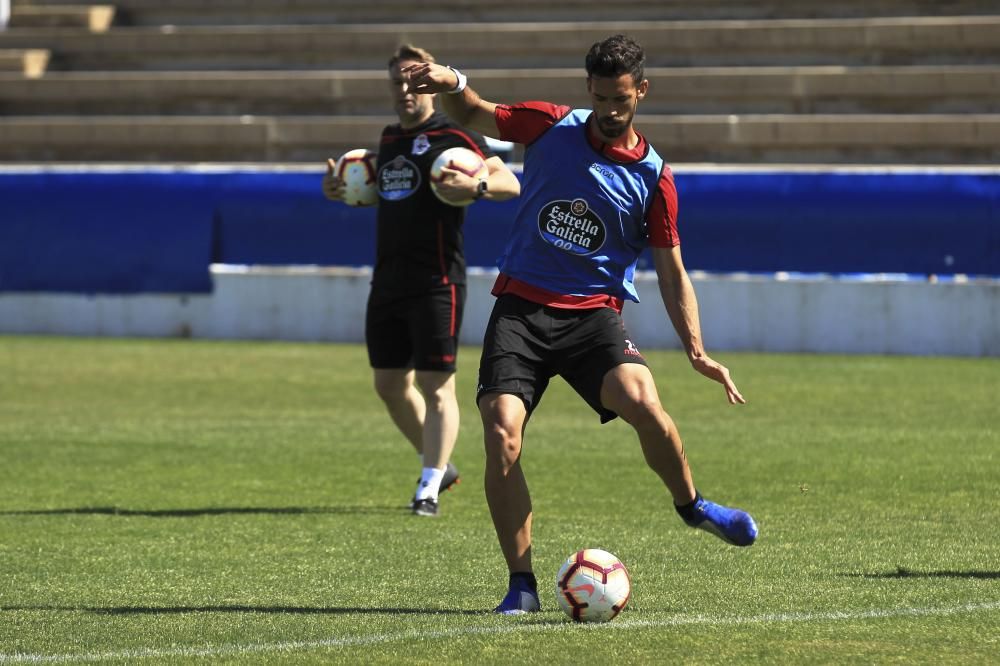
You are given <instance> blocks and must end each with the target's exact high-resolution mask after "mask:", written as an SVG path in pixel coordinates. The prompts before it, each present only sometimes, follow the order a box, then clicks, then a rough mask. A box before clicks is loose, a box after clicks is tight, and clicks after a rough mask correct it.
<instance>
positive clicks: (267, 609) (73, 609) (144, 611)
mask: <svg viewBox="0 0 1000 666" xmlns="http://www.w3.org/2000/svg"><path fill="white" fill-rule="evenodd" d="M11 611H55V612H64V613H94V614H95V615H181V614H185V613H262V614H278V615H281V614H287V615H350V614H355V613H356V614H364V615H380V614H381V615H489V614H492V613H490V611H487V610H467V609H455V608H433V609H432V608H359V607H351V606H239V605H233V606H106V607H105V606H0V613H2V612H11Z"/></svg>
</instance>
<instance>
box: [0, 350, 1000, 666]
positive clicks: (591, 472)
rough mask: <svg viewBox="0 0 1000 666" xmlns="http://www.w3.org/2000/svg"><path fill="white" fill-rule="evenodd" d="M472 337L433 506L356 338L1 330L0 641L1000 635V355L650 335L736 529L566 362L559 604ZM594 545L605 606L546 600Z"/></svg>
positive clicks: (476, 642) (149, 658) (556, 547)
mask: <svg viewBox="0 0 1000 666" xmlns="http://www.w3.org/2000/svg"><path fill="white" fill-rule="evenodd" d="M477 356H478V350H477V349H474V348H465V349H463V350H462V352H461V357H460V372H459V377H458V384H459V392H460V402H461V407H462V416H463V422H462V427H461V433H460V439H459V444H458V447H457V450H456V453H455V456H454V460H455V462H456V463H457V464H458V466H459V468H460V469H461V471H462V473H463V482H462V483H461V484H460V485H459V486H458V488H457V489H456V490H454V491H452V492H449V493H447V494H446V495H445V496H444V497H443V499H442V516H441V517H440V518H439V519H437V520H433V519H419V518H414V517H412V516H410V515H409V514H408V512H407V510H406V508H405V505H406V503H407V501H408V500H409V499H410V496H411V494H412V492H413V488H414V484H415V481H416V478H417V475H418V468H419V462H418V459H417V457H416V455H415V454H414V453H413V452H412V450H411V449H410V448H409V446H408V445H407V444H405V443H404V442H403V441H402V439H401V437H400V435H398V434H397V433H396V431H395V430H394V429H393V427H392V426H391V424H390V422H389V419H388V417H387V416H386V414H385V413H384V410H383V408H382V406H381V405H380V404H379V403H378V401H377V398H376V397H375V395H374V392H373V391H372V389H371V380H370V376H369V375H370V372H369V369H368V367H367V362H366V357H365V352H364V350H363V348H362V347H360V346H357V345H329V344H293V343H261V342H213V341H165V340H111V339H96V340H95V339H84V338H78V339H73V338H70V339H67V338H46V337H0V663H63V662H66V663H72V662H78V661H91V662H111V663H188V662H201V663H207V662H211V663H241V664H243V663H281V664H285V663H317V664H318V663H359V662H360V663H412V664H440V663H469V664H481V663H497V664H515V663H537V664H562V663H586V664H611V663H656V664H666V663H685V664H711V663H720V664H722V663H725V664H734V663H774V664H788V663H836V664H844V663H858V664H868V663H885V662H897V663H927V664H945V663H947V664H955V663H970V664H973V663H975V664H981V663H997V662H998V661H1000V534H998V527H997V526H998V525H1000V408H998V406H997V402H998V395H1000V360H998V359H944V358H907V357H871V356H812V355H777V354H773V355H756V354H736V353H720V354H717V357H718V358H719V360H721V361H723V362H725V363H726V364H727V365H729V367H730V368H731V370H732V371H733V375H734V377H735V379H736V381H737V383H738V385H739V387H740V389H741V390H742V392H743V393H744V395H745V396H746V397H747V399H748V401H749V403H748V404H747V405H745V406H742V407H733V406H730V405H728V404H727V403H726V401H725V397H724V393H723V391H722V389H721V388H720V387H718V386H717V385H715V384H712V383H711V382H709V381H707V380H705V379H703V378H701V377H700V376H698V375H697V374H696V373H694V372H693V371H692V370H691V369H690V367H689V366H688V364H687V362H686V360H685V359H684V358H683V357H682V356H681V355H680V354H678V353H676V352H653V353H648V360H649V362H650V365H651V366H652V368H653V371H654V375H655V376H656V378H657V381H658V384H659V387H660V391H661V397H662V399H663V402H664V404H665V406H666V407H667V410H668V411H669V412H670V413H671V414H672V416H673V417H674V418H675V420H676V421H677V423H678V426H679V428H680V430H681V433H682V435H683V437H684V439H685V444H686V447H687V450H688V455H689V458H690V460H691V464H692V468H693V471H694V474H695V481H696V483H697V485H698V486H699V488H700V489H701V490H702V491H703V492H704V493H705V495H706V496H707V497H709V498H713V499H716V500H718V501H721V502H725V503H731V504H733V505H736V506H741V507H744V508H746V509H748V510H749V511H751V512H752V513H753V515H754V516H755V518H756V519H757V522H758V524H759V526H760V530H761V536H760V539H759V540H758V542H757V544H756V545H754V546H753V547H752V548H749V549H737V548H733V547H730V546H727V545H725V544H723V543H722V542H721V541H719V540H718V539H716V538H714V537H712V536H710V535H708V534H706V533H704V532H701V531H696V530H691V529H689V528H687V527H685V526H684V525H683V524H682V523H681V521H680V520H679V519H678V518H677V517H676V515H675V514H674V512H673V510H672V509H671V505H670V500H669V497H668V495H667V494H666V492H665V490H664V489H663V488H662V486H661V485H660V483H659V481H658V480H657V479H656V478H655V476H654V475H653V473H652V472H651V471H649V470H648V469H647V468H646V467H645V464H644V463H643V460H642V455H641V453H640V450H639V446H638V443H637V442H636V441H635V438H634V436H633V434H632V432H631V430H630V429H629V428H628V427H627V426H626V425H625V424H623V423H620V422H614V423H611V424H608V425H606V426H600V425H599V424H598V421H597V418H596V416H595V415H594V414H593V413H592V412H590V411H589V409H588V408H587V407H586V405H585V404H584V403H583V401H582V400H580V399H578V398H577V397H576V396H575V395H574V394H573V393H572V392H571V391H570V390H569V389H568V388H567V387H566V385H565V384H564V383H562V382H561V381H555V382H554V383H553V385H552V387H551V389H550V391H549V393H548V394H547V395H546V396H545V399H544V400H543V401H542V404H541V406H540V408H539V411H538V412H537V413H536V416H535V418H534V419H533V422H532V424H531V426H530V428H529V431H528V435H527V438H526V440H525V449H524V458H523V465H524V467H525V471H526V474H527V476H528V481H529V484H530V485H531V489H532V491H533V500H534V508H535V516H536V518H535V553H534V555H535V564H536V572H537V574H538V577H539V580H540V587H541V594H542V604H543V612H541V613H538V614H535V615H531V616H526V617H520V618H505V617H495V616H493V615H492V614H490V613H489V612H487V611H488V610H489V609H491V608H492V607H493V606H494V605H495V604H496V603H497V602H498V601H499V599H500V597H501V596H502V594H503V592H504V588H505V584H506V572H505V569H504V566H503V563H502V559H501V557H500V553H499V549H498V548H497V545H496V539H495V536H494V534H493V528H492V524H491V523H490V519H489V514H488V511H487V507H486V503H485V499H484V497H483V492H482V481H481V478H482V468H483V454H482V443H481V426H480V424H479V419H478V414H477V412H476V411H475V408H474V404H473V397H472V395H473V390H474V382H475V368H476V366H477V361H478V357H477ZM583 547H597V548H603V549H605V550H609V551H611V552H613V553H615V554H617V555H618V556H619V557H620V558H622V560H623V561H624V562H625V564H626V565H627V566H628V567H629V570H630V573H631V575H632V581H633V598H632V600H631V602H630V604H629V607H628V608H627V609H626V611H625V612H624V613H622V615H621V616H619V618H618V619H616V620H614V621H613V622H611V623H609V624H606V625H601V626H578V625H574V624H573V623H571V622H569V621H568V619H567V618H566V617H565V616H564V615H563V614H562V612H561V611H560V610H559V609H558V606H557V604H556V602H555V598H554V592H553V585H554V581H553V579H554V577H555V573H556V570H557V569H558V567H559V565H560V564H561V562H562V561H563V559H564V558H565V557H566V556H568V555H569V554H570V553H571V552H573V551H574V550H576V549H579V548H583Z"/></svg>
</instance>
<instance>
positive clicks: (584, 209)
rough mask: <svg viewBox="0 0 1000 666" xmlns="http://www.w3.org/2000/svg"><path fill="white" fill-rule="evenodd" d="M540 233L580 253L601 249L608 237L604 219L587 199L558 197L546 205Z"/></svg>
mask: <svg viewBox="0 0 1000 666" xmlns="http://www.w3.org/2000/svg"><path fill="white" fill-rule="evenodd" d="M538 233H539V234H540V235H541V236H542V238H543V239H544V240H545V242H547V243H549V244H550V245H554V246H556V247H557V248H559V249H560V250H565V251H566V252H569V253H570V254H577V255H588V254H593V253H594V252H597V251H598V250H600V249H601V247H602V246H603V245H604V241H605V240H606V239H607V237H608V232H607V228H606V226H605V224H604V221H603V220H602V219H601V218H600V217H598V216H597V214H596V213H594V211H592V210H590V206H589V205H588V204H587V201H586V199H573V200H572V201H566V200H556V201H550V202H549V203H547V204H545V205H544V206H542V208H541V210H539V211H538Z"/></svg>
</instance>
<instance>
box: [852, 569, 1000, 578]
mask: <svg viewBox="0 0 1000 666" xmlns="http://www.w3.org/2000/svg"><path fill="white" fill-rule="evenodd" d="M841 575H842V576H847V577H850V578H980V579H984V580H1000V571H975V570H973V571H949V570H941V571H914V570H912V569H904V568H903V567H897V568H896V570H895V571H887V572H882V573H852V574H841Z"/></svg>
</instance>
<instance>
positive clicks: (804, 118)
mask: <svg viewBox="0 0 1000 666" xmlns="http://www.w3.org/2000/svg"><path fill="white" fill-rule="evenodd" d="M394 119H395V118H394V117H393V116H381V117H380V116H360V117H347V116H340V117H334V118H315V117H295V116H287V117H276V116H243V117H201V116H187V117H178V116H170V117H126V116H109V117H51V116H50V117H20V116H15V117H7V118H3V119H0V160H3V161H12V162H48V161H51V162H80V161H105V162H175V161H179V162H199V161H209V162H310V163H319V164H322V163H323V162H324V161H325V160H326V159H327V157H336V156H338V155H340V154H341V153H343V152H345V151H346V150H349V149H352V148H359V147H374V146H375V145H376V143H377V137H378V136H379V134H380V132H381V130H382V128H383V127H384V125H386V124H387V123H390V122H393V121H394ZM637 127H638V128H639V130H640V131H642V132H643V133H644V134H645V135H646V136H647V138H648V139H649V140H650V141H651V142H652V143H653V145H654V146H655V147H656V148H657V150H658V151H659V152H660V154H661V155H663V156H664V158H665V159H666V160H667V161H668V162H671V163H688V162H732V163H755V164H756V163H829V164H836V163H841V164H843V163H864V164H873V163H900V164H995V163H997V162H998V161H1000V114H933V115H892V114H880V115H868V114H863V115H843V114H816V115H783V114H765V115H698V116H692V115H644V114H640V116H639V118H638V120H637ZM518 157H519V156H518V154H517V153H515V155H514V158H515V159H518Z"/></svg>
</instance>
